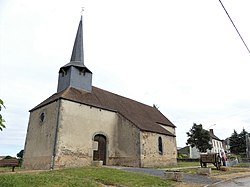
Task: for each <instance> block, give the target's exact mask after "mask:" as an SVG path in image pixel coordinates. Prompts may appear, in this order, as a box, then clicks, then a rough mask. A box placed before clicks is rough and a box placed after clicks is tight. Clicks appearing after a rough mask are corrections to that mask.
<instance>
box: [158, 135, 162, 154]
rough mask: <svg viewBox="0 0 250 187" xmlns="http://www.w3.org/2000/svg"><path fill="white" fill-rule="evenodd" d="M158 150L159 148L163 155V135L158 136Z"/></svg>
mask: <svg viewBox="0 0 250 187" xmlns="http://www.w3.org/2000/svg"><path fill="white" fill-rule="evenodd" d="M158 150H159V153H160V154H161V155H162V154H163V150H162V138H161V137H159V138H158Z"/></svg>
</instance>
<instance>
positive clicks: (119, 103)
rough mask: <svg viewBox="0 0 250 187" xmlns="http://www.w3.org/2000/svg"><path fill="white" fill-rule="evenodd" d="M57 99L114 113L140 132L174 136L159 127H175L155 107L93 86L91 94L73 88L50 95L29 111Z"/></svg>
mask: <svg viewBox="0 0 250 187" xmlns="http://www.w3.org/2000/svg"><path fill="white" fill-rule="evenodd" d="M58 99H66V100H69V101H73V102H78V103H82V104H86V105H89V106H94V107H98V108H102V109H106V110H110V111H115V112H118V113H119V114H120V115H122V116H123V117H125V118H126V119H128V120H129V121H130V122H132V123H133V124H134V125H135V126H137V127H138V128H139V129H140V130H143V131H149V132H156V133H160V134H165V135H169V136H175V135H174V134H172V133H171V132H169V131H168V130H166V129H165V128H163V127H161V125H165V126H170V127H173V128H175V125H174V124H173V123H172V122H171V121H169V120H168V119H167V118H166V117H165V116H164V115H163V114H162V113H161V112H160V111H159V110H158V109H156V108H155V107H151V106H148V105H145V104H142V103H140V102H137V101H134V100H132V99H129V98H126V97H123V96H120V95H117V94H114V93H111V92H108V91H106V90H103V89H100V88H97V87H94V86H93V87H92V92H85V91H83V90H79V89H76V88H73V87H70V88H67V89H65V90H63V91H61V92H58V93H56V94H54V95H52V96H51V97H49V98H48V99H46V100H45V101H43V102H42V103H40V104H39V105H37V106H36V107H35V108H33V109H32V110H31V111H33V110H35V109H37V108H40V107H42V106H44V105H47V104H49V103H51V102H53V101H55V100H58Z"/></svg>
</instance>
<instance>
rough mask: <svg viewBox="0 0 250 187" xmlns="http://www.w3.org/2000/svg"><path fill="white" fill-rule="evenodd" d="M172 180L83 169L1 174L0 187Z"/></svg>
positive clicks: (159, 183)
mask: <svg viewBox="0 0 250 187" xmlns="http://www.w3.org/2000/svg"><path fill="white" fill-rule="evenodd" d="M1 169H2V168H0V171H1ZM172 184H174V182H172V181H168V180H165V179H161V178H159V177H154V176H149V175H145V174H140V173H132V172H126V171H122V170H117V169H111V168H104V167H100V168H99V167H83V168H72V169H61V170H54V171H43V172H32V173H25V172H23V173H8V174H7V173H3V172H2V173H1V172H0V186H3V187H9V186H15V187H29V186H30V187H31V186H32V187H33V186H36V187H39V186H46V187H59V186H60V187H61V186H62V187H63V186H65V187H66V186H67V187H68V186H86V187H91V186H104V185H114V186H128V187H129V186H131V187H134V186H138V187H139V186H143V187H144V186H170V185H172Z"/></svg>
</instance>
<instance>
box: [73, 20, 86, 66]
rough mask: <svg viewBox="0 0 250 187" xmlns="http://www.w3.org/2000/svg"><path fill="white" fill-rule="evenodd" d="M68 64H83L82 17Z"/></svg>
mask: <svg viewBox="0 0 250 187" xmlns="http://www.w3.org/2000/svg"><path fill="white" fill-rule="evenodd" d="M70 62H78V63H82V64H84V54H83V33H82V16H81V20H80V22H79V26H78V30H77V33H76V38H75V43H74V47H73V50H72V55H71V58H70Z"/></svg>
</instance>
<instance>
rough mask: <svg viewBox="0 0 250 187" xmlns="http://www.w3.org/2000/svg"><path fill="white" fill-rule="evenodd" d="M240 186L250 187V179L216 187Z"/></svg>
mask: <svg viewBox="0 0 250 187" xmlns="http://www.w3.org/2000/svg"><path fill="white" fill-rule="evenodd" d="M238 186H248V187H250V177H245V178H238V179H233V180H230V181H228V182H225V183H221V184H218V185H216V187H238Z"/></svg>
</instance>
